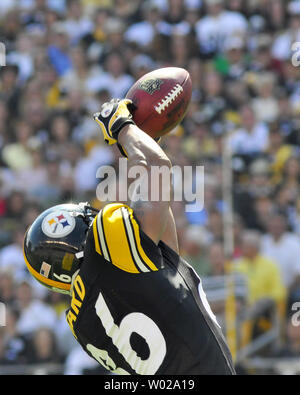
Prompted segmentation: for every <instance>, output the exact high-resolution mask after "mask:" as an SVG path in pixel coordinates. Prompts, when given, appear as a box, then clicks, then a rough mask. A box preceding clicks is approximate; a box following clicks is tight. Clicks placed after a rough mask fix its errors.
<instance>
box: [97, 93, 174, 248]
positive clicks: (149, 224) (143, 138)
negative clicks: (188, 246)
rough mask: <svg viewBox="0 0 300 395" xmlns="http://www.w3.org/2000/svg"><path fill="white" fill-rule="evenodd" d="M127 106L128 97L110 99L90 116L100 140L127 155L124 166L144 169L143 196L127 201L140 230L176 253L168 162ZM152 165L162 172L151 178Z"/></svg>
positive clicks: (169, 164) (141, 181)
mask: <svg viewBox="0 0 300 395" xmlns="http://www.w3.org/2000/svg"><path fill="white" fill-rule="evenodd" d="M130 105H132V102H131V101H130V100H127V99H124V100H119V99H113V100H111V101H110V102H109V103H104V104H103V105H102V107H101V111H100V112H99V113H96V114H94V119H95V121H96V122H97V123H98V124H99V126H100V127H101V130H102V133H103V137H104V140H105V141H106V142H107V143H108V144H109V145H112V144H116V143H118V145H119V148H120V149H121V152H122V153H123V154H125V155H126V156H127V158H128V167H129V168H132V167H133V166H139V168H142V169H143V170H145V171H144V173H145V176H144V180H140V185H141V184H142V183H143V182H144V183H147V187H148V192H147V196H144V198H143V199H139V200H138V201H131V202H130V203H129V205H130V206H131V207H132V208H133V209H134V212H135V215H136V216H137V218H138V220H139V222H140V224H141V227H142V229H143V231H144V232H145V233H146V234H147V235H148V236H149V237H150V238H151V239H152V240H153V241H154V242H155V243H158V242H159V240H163V241H164V242H165V243H166V244H168V245H169V246H170V247H171V248H173V249H174V250H175V251H177V252H178V243H177V235H176V227H175V221H174V218H173V214H172V211H171V209H170V201H171V196H172V181H171V162H170V160H169V158H168V157H167V156H166V154H165V153H164V151H163V150H162V149H161V147H160V146H159V145H158V144H157V143H156V142H155V140H153V139H152V137H150V136H149V135H148V134H146V133H144V132H143V131H142V130H141V129H139V128H138V127H137V126H136V125H135V123H134V121H133V119H132V115H131V113H130V110H129V108H128V107H129V106H130ZM154 168H156V170H159V169H160V170H163V174H164V175H163V176H160V175H159V171H158V172H157V173H156V175H155V176H154V177H151V172H152V170H153V169H154ZM153 196H155V199H153ZM132 200H133V199H132Z"/></svg>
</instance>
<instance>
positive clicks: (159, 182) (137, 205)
mask: <svg viewBox="0 0 300 395" xmlns="http://www.w3.org/2000/svg"><path fill="white" fill-rule="evenodd" d="M118 142H119V144H121V145H122V148H123V150H124V151H125V152H126V155H127V158H128V169H130V170H131V169H132V168H133V167H134V166H139V167H142V168H143V169H145V170H146V172H144V176H143V177H141V179H140V183H139V186H136V189H135V192H137V191H141V190H143V191H145V190H146V193H147V195H145V193H143V194H142V197H141V196H140V197H139V198H137V197H138V196H137V195H135V194H133V195H131V194H130V196H129V198H130V202H128V204H129V205H130V206H131V207H132V208H133V209H134V212H135V215H136V217H137V218H138V219H139V221H140V223H141V225H142V229H143V230H144V232H145V233H146V234H147V235H148V236H149V237H150V238H152V240H153V241H154V242H158V241H159V240H160V239H161V236H162V234H163V233H164V232H165V229H166V226H167V222H168V210H169V206H170V201H171V196H172V192H171V191H172V176H171V162H170V160H169V159H168V157H167V155H166V154H165V153H164V152H163V150H162V149H161V148H160V146H159V145H158V144H157V143H156V142H155V141H154V140H153V139H152V137H150V136H148V135H147V134H146V133H144V132H143V131H142V130H141V129H139V128H138V127H137V126H135V125H126V126H125V127H124V128H123V129H122V130H121V132H120V133H119V136H118ZM155 166H156V167H157V168H159V169H163V175H157V176H156V177H154V178H155V179H154V178H153V177H152V171H153V169H154V167H155ZM145 185H146V188H144V186H145ZM153 196H156V197H157V198H156V199H153Z"/></svg>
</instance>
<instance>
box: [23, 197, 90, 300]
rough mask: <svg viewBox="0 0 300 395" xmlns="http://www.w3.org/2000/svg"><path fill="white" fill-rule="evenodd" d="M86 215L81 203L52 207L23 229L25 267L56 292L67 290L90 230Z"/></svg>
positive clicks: (76, 270) (67, 291) (66, 291)
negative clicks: (25, 230)
mask: <svg viewBox="0 0 300 395" xmlns="http://www.w3.org/2000/svg"><path fill="white" fill-rule="evenodd" d="M85 217H86V212H85V209H84V208H83V207H82V206H79V205H75V204H65V205H59V206H54V207H52V208H50V209H48V210H46V211H44V212H43V213H42V214H40V215H39V216H38V218H37V219H36V220H35V221H34V222H33V224H32V225H31V226H30V228H29V229H28V231H27V232H26V235H25V239H24V257H25V262H26V265H27V267H28V270H29V272H30V273H31V274H32V275H33V277H35V279H36V280H38V281H39V282H40V283H41V284H43V285H44V286H46V287H47V288H50V289H51V290H53V291H55V292H62V293H67V294H69V293H70V290H71V283H72V278H73V275H74V273H75V272H78V270H79V267H80V264H81V259H82V258H83V250H82V249H83V246H84V245H85V240H86V237H87V232H88V229H89V221H87V219H86V218H85Z"/></svg>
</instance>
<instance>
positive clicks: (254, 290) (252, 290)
mask: <svg viewBox="0 0 300 395" xmlns="http://www.w3.org/2000/svg"><path fill="white" fill-rule="evenodd" d="M241 251H242V255H241V258H240V259H238V260H237V261H236V262H235V264H234V265H233V270H234V271H235V272H238V273H241V274H243V275H244V276H245V278H246V280H247V283H248V288H249V289H248V291H249V293H248V305H249V308H250V310H249V314H250V315H249V319H250V321H249V324H250V327H248V329H247V326H246V327H245V328H246V329H244V330H246V332H245V333H244V335H243V336H244V341H245V342H246V343H247V340H246V339H247V338H248V341H249V336H252V337H256V335H258V334H259V333H262V332H265V331H266V330H267V329H270V325H272V324H271V321H270V319H271V317H272V316H273V314H272V311H274V312H275V316H277V318H279V320H280V321H281V322H282V319H283V316H284V312H285V305H286V288H285V286H284V284H283V281H282V279H281V276H280V271H279V268H278V266H277V265H276V263H275V262H273V261H272V260H271V259H269V258H267V257H266V256H264V255H262V254H261V253H260V233H259V232H256V231H252V230H248V231H245V232H244V233H243V235H242V238H241ZM274 307H275V310H273V309H274ZM275 316H274V317H275ZM251 328H252V329H251ZM249 331H250V332H249ZM251 333H252V335H251Z"/></svg>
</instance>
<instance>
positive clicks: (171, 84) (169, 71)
mask: <svg viewBox="0 0 300 395" xmlns="http://www.w3.org/2000/svg"><path fill="white" fill-rule="evenodd" d="M191 96H192V81H191V77H190V75H189V73H188V71H187V70H185V69H182V68H178V67H164V68H161V69H157V70H154V71H152V72H150V73H148V74H145V75H144V76H143V77H142V78H140V79H139V80H138V81H137V82H136V83H135V84H134V85H133V86H132V87H131V89H130V90H129V91H128V93H127V95H126V98H128V99H131V100H132V101H133V103H134V106H135V109H134V110H133V111H132V115H133V120H134V121H135V123H136V125H137V126H138V127H139V128H141V129H142V130H143V131H144V132H146V133H147V134H149V135H150V136H151V137H153V138H158V137H161V136H163V135H165V134H167V133H168V132H169V131H171V130H172V129H174V128H175V127H176V126H177V125H178V124H179V123H180V122H181V121H182V119H183V118H184V116H185V114H186V112H187V109H188V105H189V103H190V100H191Z"/></svg>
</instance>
